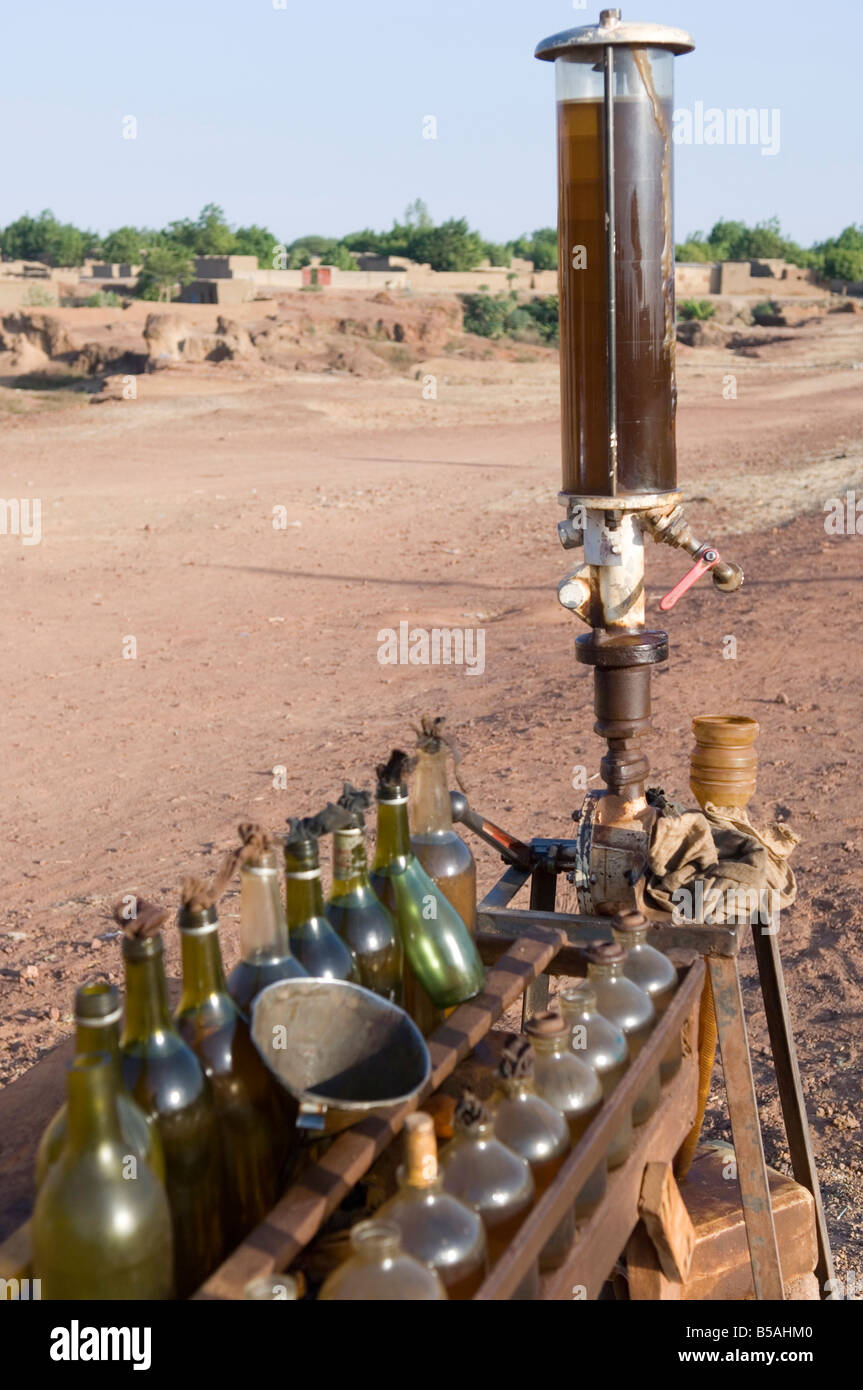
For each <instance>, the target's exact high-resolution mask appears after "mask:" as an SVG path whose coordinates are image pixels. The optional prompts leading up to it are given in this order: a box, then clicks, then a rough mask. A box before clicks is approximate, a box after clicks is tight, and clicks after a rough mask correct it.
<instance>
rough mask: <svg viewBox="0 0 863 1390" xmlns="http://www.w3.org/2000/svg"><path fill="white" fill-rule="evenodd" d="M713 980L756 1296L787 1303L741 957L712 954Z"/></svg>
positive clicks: (711, 978) (718, 1029)
mask: <svg viewBox="0 0 863 1390" xmlns="http://www.w3.org/2000/svg"><path fill="white" fill-rule="evenodd" d="M709 969H710V983H711V985H712V986H713V1001H714V1004H715V1007H716V1026H717V1031H718V1033H719V1050H720V1053H721V1055H722V1075H723V1079H724V1082H725V1099H726V1102H727V1104H728V1116H729V1119H730V1120H731V1133H732V1134H733V1136H734V1151H735V1153H736V1155H737V1173H738V1178H739V1181H740V1192H741V1195H742V1198H743V1213H744V1216H745V1218H746V1234H747V1236H748V1238H749V1255H750V1259H751V1261H752V1276H753V1279H754V1280H755V1296H756V1298H759V1299H772V1300H774V1301H778V1302H782V1300H783V1298H784V1294H783V1289H782V1268H781V1265H780V1263H779V1248H778V1246H777V1244H776V1230H775V1228H774V1225H773V1210H772V1208H771V1206H770V1189H769V1186H768V1182H767V1169H766V1166H765V1163H764V1145H763V1143H762V1139H761V1123H760V1120H759V1118H758V1104H757V1102H756V1099H755V1083H754V1081H753V1079H752V1062H751V1059H750V1056H749V1040H748V1038H747V1036H746V1018H745V1015H744V1013H743V996H742V994H741V992H740V976H739V975H738V973H737V961H736V960H732V959H730V958H725V959H723V958H722V957H719V956H716V957H712V958H711V960H710V962H709Z"/></svg>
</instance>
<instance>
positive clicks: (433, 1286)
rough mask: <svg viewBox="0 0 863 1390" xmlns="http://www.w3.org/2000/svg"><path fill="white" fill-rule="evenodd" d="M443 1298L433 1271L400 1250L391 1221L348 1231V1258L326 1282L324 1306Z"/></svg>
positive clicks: (322, 1294) (363, 1223)
mask: <svg viewBox="0 0 863 1390" xmlns="http://www.w3.org/2000/svg"><path fill="white" fill-rule="evenodd" d="M446 1296H447V1294H446V1290H445V1288H444V1286H443V1284H442V1283H441V1281H440V1279H439V1278H438V1276H437V1274H436V1273H435V1271H434V1270H433V1269H430V1268H429V1266H428V1265H426V1264H423V1263H422V1261H421V1260H417V1259H414V1257H413V1255H408V1254H407V1252H406V1251H405V1250H404V1249H403V1248H402V1239H401V1232H400V1231H399V1228H398V1226H396V1225H394V1224H393V1222H391V1221H361V1222H360V1223H359V1225H358V1226H355V1227H354V1229H353V1230H352V1231H351V1255H350V1258H349V1259H347V1260H345V1262H344V1264H342V1265H340V1266H339V1268H338V1269H336V1270H334V1271H333V1273H332V1274H331V1275H330V1277H329V1278H328V1279H327V1281H326V1283H325V1284H324V1286H323V1288H322V1289H321V1291H320V1293H319V1294H318V1299H319V1300H320V1299H323V1300H324V1302H342V1303H346V1302H354V1303H374V1302H382V1303H390V1302H392V1303H395V1302H409V1303H419V1302H432V1301H434V1300H438V1301H440V1300H441V1299H445V1298H446Z"/></svg>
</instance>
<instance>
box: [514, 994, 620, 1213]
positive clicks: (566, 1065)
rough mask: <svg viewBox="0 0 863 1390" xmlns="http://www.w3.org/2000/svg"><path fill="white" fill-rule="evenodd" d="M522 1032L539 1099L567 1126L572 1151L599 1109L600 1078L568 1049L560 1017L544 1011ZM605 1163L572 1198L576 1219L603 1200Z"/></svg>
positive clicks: (532, 1019) (566, 1031)
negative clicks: (529, 1051) (529, 1045)
mask: <svg viewBox="0 0 863 1390" xmlns="http://www.w3.org/2000/svg"><path fill="white" fill-rule="evenodd" d="M525 1032H526V1033H527V1036H528V1037H529V1038H530V1041H531V1043H532V1045H533V1052H534V1063H533V1084H534V1088H535V1090H536V1093H537V1095H538V1096H542V1098H543V1100H547V1101H548V1102H549V1104H550V1105H553V1106H554V1107H555V1109H557V1110H559V1111H560V1113H561V1114H562V1115H563V1118H564V1119H565V1120H566V1123H567V1124H568V1125H569V1141H570V1143H571V1144H572V1146H573V1147H574V1146H575V1145H576V1144H577V1143H578V1141H579V1139H580V1138H581V1136H582V1135H583V1134H584V1133H585V1131H586V1130H587V1129H588V1127H589V1125H590V1123H591V1121H592V1120H593V1119H594V1118H595V1116H596V1115H598V1114H599V1111H600V1109H601V1108H602V1101H603V1094H602V1086H601V1085H600V1082H599V1077H598V1076H597V1075H596V1072H595V1071H593V1069H592V1068H591V1067H589V1066H588V1064H587V1063H586V1062H585V1061H583V1060H582V1059H581V1058H580V1057H576V1055H575V1053H574V1052H573V1051H572V1048H571V1047H570V1045H569V1044H570V1033H569V1029H568V1028H567V1026H566V1022H565V1020H564V1018H563V1015H562V1014H559V1013H556V1012H553V1011H552V1010H547V1011H546V1012H545V1013H541V1014H534V1016H533V1018H530V1019H528V1021H527V1024H526V1026H525ZM607 1175H608V1161H607V1159H606V1157H605V1155H603V1157H602V1159H601V1160H600V1162H599V1163H598V1164H597V1165H596V1167H595V1168H594V1170H593V1172H592V1173H591V1174H590V1176H589V1177H588V1179H587V1181H586V1182H585V1184H584V1186H583V1187H582V1188H581V1190H580V1191H579V1192H578V1193H576V1197H575V1219H576V1221H580V1220H582V1218H583V1217H585V1216H589V1215H590V1213H591V1212H592V1211H595V1210H596V1208H597V1206H598V1205H599V1203H600V1202H601V1201H602V1199H603V1197H604V1196H605V1180H606V1177H607Z"/></svg>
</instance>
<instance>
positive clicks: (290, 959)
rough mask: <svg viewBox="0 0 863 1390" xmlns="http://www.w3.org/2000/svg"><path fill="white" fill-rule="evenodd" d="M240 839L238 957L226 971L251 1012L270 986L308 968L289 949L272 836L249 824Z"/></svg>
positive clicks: (244, 1009)
mask: <svg viewBox="0 0 863 1390" xmlns="http://www.w3.org/2000/svg"><path fill="white" fill-rule="evenodd" d="M240 839H241V840H242V847H241V849H240V850H239V851H238V852H237V856H236V857H237V861H238V863H239V867H240V959H239V961H238V962H237V964H236V965H235V966H234V968H233V970H232V971H231V973H230V975H229V976H228V992H229V994H230V995H231V998H232V999H233V1000H234V1003H235V1004H237V1005H239V1007H240V1009H241V1010H242V1012H243V1013H244V1014H245V1015H246V1017H248V1015H249V1012H250V1010H251V1007H252V1001H253V1000H254V998H255V996H256V995H258V994H260V992H261V990H262V989H264V988H265V987H266V986H267V985H271V984H273V982H274V981H275V980H292V979H295V978H296V977H297V976H300V975H306V974H307V971H306V970H304V969H303V967H302V965H301V964H300V962H299V961H298V960H297V959H296V957H295V956H294V955H293V954H292V952H291V943H290V938H289V936H288V924H287V922H286V920H285V909H284V907H283V906H282V894H281V890H280V888H279V869H278V863H277V860H276V851H275V848H274V846H273V842H272V839H271V838H270V836H269V835H268V834H267V832H266V831H265V830H262V829H261V827H260V826H259V825H251V824H247V823H244V824H243V825H241V826H240Z"/></svg>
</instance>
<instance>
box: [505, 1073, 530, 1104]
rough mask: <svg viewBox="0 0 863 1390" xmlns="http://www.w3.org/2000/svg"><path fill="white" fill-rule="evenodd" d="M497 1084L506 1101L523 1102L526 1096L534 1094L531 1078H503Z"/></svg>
mask: <svg viewBox="0 0 863 1390" xmlns="http://www.w3.org/2000/svg"><path fill="white" fill-rule="evenodd" d="M498 1084H499V1086H500V1089H501V1091H502V1092H503V1094H504V1095H505V1096H506V1098H507V1100H524V1099H525V1097H526V1096H532V1095H535V1094H536V1091H535V1090H534V1085H533V1078H532V1077H527V1076H504V1077H501V1078H500V1080H499V1083H498Z"/></svg>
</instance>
